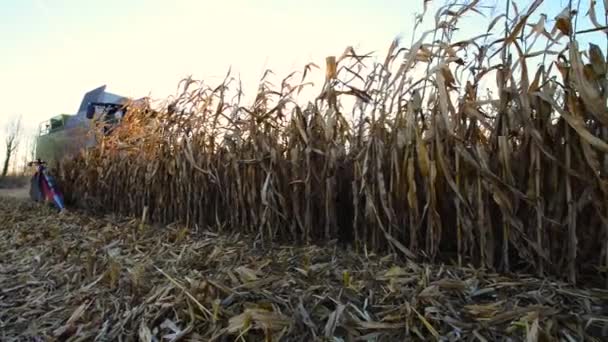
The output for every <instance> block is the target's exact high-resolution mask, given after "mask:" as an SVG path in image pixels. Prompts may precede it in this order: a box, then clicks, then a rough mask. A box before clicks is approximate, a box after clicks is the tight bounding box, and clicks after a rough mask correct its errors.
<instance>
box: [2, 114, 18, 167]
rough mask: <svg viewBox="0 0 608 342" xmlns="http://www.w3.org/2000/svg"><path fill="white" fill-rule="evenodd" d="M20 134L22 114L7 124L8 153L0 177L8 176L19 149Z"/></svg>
mask: <svg viewBox="0 0 608 342" xmlns="http://www.w3.org/2000/svg"><path fill="white" fill-rule="evenodd" d="M20 135H21V116H18V117H17V118H15V119H13V120H12V121H11V122H9V123H8V124H7V125H6V141H5V143H6V155H5V157H4V167H3V168H2V174H1V176H0V178H4V177H6V174H7V173H8V166H9V165H10V162H11V158H12V157H13V156H14V154H15V152H16V151H17V147H19V137H20Z"/></svg>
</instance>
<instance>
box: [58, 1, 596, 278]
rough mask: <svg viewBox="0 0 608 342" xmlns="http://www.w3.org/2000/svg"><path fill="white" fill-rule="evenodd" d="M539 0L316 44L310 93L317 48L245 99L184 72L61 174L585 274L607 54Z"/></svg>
mask: <svg viewBox="0 0 608 342" xmlns="http://www.w3.org/2000/svg"><path fill="white" fill-rule="evenodd" d="M541 3H542V1H535V2H532V3H530V4H529V6H528V7H527V8H526V10H525V11H523V10H519V11H514V10H509V9H508V8H507V12H506V13H505V14H503V15H501V16H499V17H497V18H496V19H495V20H493V21H492V22H491V25H490V27H489V28H488V31H487V33H486V34H482V35H479V36H476V37H465V39H459V40H456V36H457V31H456V28H457V25H458V23H459V20H461V18H462V17H464V16H465V15H477V14H476V13H477V12H478V11H479V10H478V5H479V4H478V1H472V2H470V4H469V5H466V6H465V5H450V6H446V7H443V8H441V9H440V11H439V12H438V13H437V15H436V16H435V19H436V27H435V28H434V29H433V30H430V31H428V32H424V33H423V34H422V35H421V37H418V38H420V39H419V40H418V41H416V40H412V41H413V44H412V45H411V47H409V48H404V47H402V46H401V45H400V44H399V42H398V41H395V42H393V44H392V45H391V46H390V48H389V51H388V53H387V57H386V59H385V60H383V61H381V62H372V61H371V58H370V56H369V55H358V54H357V53H355V51H354V50H353V49H352V48H349V49H347V50H346V51H345V53H344V54H343V55H342V56H341V57H339V58H334V57H329V58H327V60H326V66H325V68H326V73H325V84H324V86H323V89H322V91H321V92H320V95H319V96H317V97H315V98H313V99H311V101H309V102H308V103H307V104H305V105H302V101H296V100H295V99H296V97H297V94H298V93H300V92H301V91H303V89H305V88H306V87H307V83H306V81H307V77H308V76H309V75H310V74H311V73H313V72H314V69H315V67H316V65H314V64H309V65H307V66H306V68H305V69H304V72H303V73H301V74H292V75H290V76H289V77H287V78H285V79H283V80H282V81H281V82H280V85H273V84H272V83H271V82H270V81H269V77H264V78H263V79H262V81H261V83H260V87H259V90H258V92H257V96H256V97H255V99H253V101H249V103H248V104H246V105H245V104H243V103H244V102H245V101H244V100H243V97H242V92H241V89H240V85H239V83H238V82H237V81H236V80H234V79H233V78H231V77H230V75H228V76H227V77H226V80H225V81H224V82H223V83H222V84H220V85H219V86H216V87H209V86H206V85H205V84H204V83H202V82H198V81H193V80H191V79H187V80H184V81H182V82H181V83H180V85H179V92H178V94H179V95H178V96H176V97H174V98H170V99H168V100H167V101H166V102H164V103H163V104H162V105H158V106H155V107H154V108H155V109H154V110H153V109H152V107H151V106H144V107H137V108H136V109H132V110H131V112H129V114H128V115H127V116H126V118H125V119H124V120H123V122H122V124H121V125H120V126H119V127H117V128H115V130H114V131H113V133H112V134H110V135H109V136H106V137H104V138H100V142H101V143H100V144H99V145H98V146H97V147H95V148H93V149H91V150H89V151H86V152H84V153H83V154H82V155H81V156H79V157H77V158H75V159H71V160H66V161H64V162H63V164H62V165H61V173H60V178H61V180H62V183H63V186H64V187H65V191H66V193H68V194H70V195H71V196H73V197H74V198H78V199H83V200H89V201H97V202H96V203H98V204H99V205H100V206H101V207H103V208H105V209H107V210H111V211H114V212H119V213H122V214H127V215H141V213H142V212H143V211H144V208H145V211H146V212H147V213H148V215H149V219H151V220H153V221H156V222H173V221H181V222H183V223H185V224H187V225H189V226H191V227H195V226H198V227H213V229H218V230H230V231H240V232H244V233H248V234H251V235H252V236H257V237H258V238H259V239H261V241H266V242H268V241H276V240H281V241H290V242H293V243H309V242H315V241H323V240H327V239H335V238H338V239H341V240H344V241H350V242H352V243H353V244H354V246H355V247H356V248H358V249H359V250H361V251H368V250H376V251H382V252H397V253H400V254H403V255H404V256H406V257H408V258H424V259H426V260H431V261H432V260H435V259H441V260H453V261H454V262H457V263H461V264H468V263H471V264H474V265H475V266H478V267H488V268H492V269H499V270H503V271H514V270H518V271H519V270H522V271H534V272H538V273H540V274H553V275H558V276H564V278H567V279H568V280H570V281H572V282H575V281H576V280H577V277H578V276H580V275H581V274H583V273H588V272H591V273H594V272H595V273H596V274H597V272H598V271H602V270H603V271H605V270H606V265H607V264H608V253H607V252H608V186H607V182H606V181H607V178H606V175H607V172H608V158H607V153H608V143H607V140H608V111H607V107H606V103H607V102H606V99H607V89H608V84H607V79H606V59H605V56H604V54H603V53H602V49H600V48H599V47H598V46H595V45H591V47H590V48H589V49H582V48H581V47H580V46H579V42H578V40H577V37H578V36H577V35H576V32H574V31H575V27H574V26H575V25H574V19H573V18H574V17H575V15H576V13H575V11H574V10H571V8H567V9H566V10H565V11H564V12H562V13H561V14H560V15H559V16H558V17H557V18H555V27H554V29H553V30H552V31H551V32H548V31H547V30H546V29H545V16H543V15H537V14H536V11H537V9H538V7H539V6H540V4H541ZM592 5H593V6H594V5H595V3H592ZM593 17H594V18H595V14H594V15H593ZM420 18H421V17H419V19H420ZM532 18H539V21H538V22H537V23H534V22H532V21H531V20H532ZM500 23H504V26H505V28H504V30H502V29H501V30H498V29H497V28H498V27H499V26H501V25H500ZM593 23H594V24H597V18H596V20H594V21H593ZM597 25H598V28H597V30H601V29H602V27H601V26H599V24H597ZM497 31H498V32H497ZM431 37H432V39H430V38H431ZM539 44H543V46H540V47H537V46H538V45H539ZM539 59H542V61H543V62H544V63H543V65H541V66H539V67H537V68H536V69H535V70H530V65H531V63H530V61H531V60H539ZM296 78H297V80H296ZM484 87H489V88H491V89H493V91H492V92H490V93H487V92H486V91H485V89H483V88H484ZM347 103H350V104H351V105H350V108H349V106H346V104H347ZM159 108H161V109H159ZM345 108H349V110H348V111H347V109H345ZM89 203H93V202H89Z"/></svg>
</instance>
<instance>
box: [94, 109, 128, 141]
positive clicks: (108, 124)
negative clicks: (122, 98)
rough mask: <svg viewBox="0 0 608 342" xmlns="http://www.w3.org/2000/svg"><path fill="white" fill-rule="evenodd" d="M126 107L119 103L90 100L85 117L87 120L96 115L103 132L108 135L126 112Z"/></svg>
mask: <svg viewBox="0 0 608 342" xmlns="http://www.w3.org/2000/svg"><path fill="white" fill-rule="evenodd" d="M127 110H128V107H127V106H126V105H123V104H120V103H108V102H91V103H89V104H88V105H87V112H86V117H87V119H89V120H92V119H94V118H95V117H96V116H97V117H98V119H99V120H100V121H101V122H102V123H103V133H104V134H105V135H108V134H110V133H111V132H112V129H113V128H114V127H116V125H118V124H120V121H121V120H122V118H124V116H125V115H126V114H127Z"/></svg>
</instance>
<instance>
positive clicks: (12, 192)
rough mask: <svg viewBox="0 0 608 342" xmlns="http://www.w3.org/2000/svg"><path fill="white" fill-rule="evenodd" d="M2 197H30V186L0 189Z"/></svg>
mask: <svg viewBox="0 0 608 342" xmlns="http://www.w3.org/2000/svg"><path fill="white" fill-rule="evenodd" d="M1 197H13V198H21V199H25V198H29V187H27V186H24V187H21V188H14V189H0V198H1Z"/></svg>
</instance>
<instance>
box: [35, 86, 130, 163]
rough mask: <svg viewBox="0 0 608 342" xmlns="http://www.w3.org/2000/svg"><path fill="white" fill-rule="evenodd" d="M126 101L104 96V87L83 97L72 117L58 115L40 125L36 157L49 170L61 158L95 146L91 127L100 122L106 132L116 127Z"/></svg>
mask: <svg viewBox="0 0 608 342" xmlns="http://www.w3.org/2000/svg"><path fill="white" fill-rule="evenodd" d="M129 100H130V99H129V98H127V97H124V96H120V95H116V94H112V93H109V92H107V91H106V86H105V85H103V86H101V87H99V88H96V89H93V90H91V91H89V92H88V93H86V94H85V95H84V97H83V99H82V102H81V103H80V107H79V108H78V111H77V112H76V114H72V115H69V114H60V115H57V116H55V117H52V118H50V119H49V120H46V121H44V122H42V123H41V124H40V126H39V131H38V136H37V137H36V157H37V158H38V159H41V160H44V161H45V162H47V163H48V165H49V166H55V165H56V164H57V163H58V162H59V161H60V160H61V159H62V158H64V157H69V156H74V155H76V154H78V153H79V152H80V151H82V150H83V149H86V148H90V147H93V146H95V144H96V143H97V142H96V138H95V134H92V133H93V130H92V128H93V127H95V123H96V122H99V121H102V122H104V123H105V124H104V128H105V129H106V130H107V129H108V128H109V127H111V126H112V125H116V124H119V123H120V119H121V118H122V117H123V116H124V114H125V113H126V107H125V104H126V103H127V102H128V101H129Z"/></svg>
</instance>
